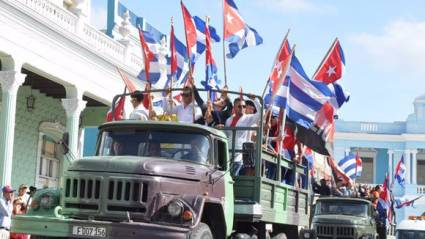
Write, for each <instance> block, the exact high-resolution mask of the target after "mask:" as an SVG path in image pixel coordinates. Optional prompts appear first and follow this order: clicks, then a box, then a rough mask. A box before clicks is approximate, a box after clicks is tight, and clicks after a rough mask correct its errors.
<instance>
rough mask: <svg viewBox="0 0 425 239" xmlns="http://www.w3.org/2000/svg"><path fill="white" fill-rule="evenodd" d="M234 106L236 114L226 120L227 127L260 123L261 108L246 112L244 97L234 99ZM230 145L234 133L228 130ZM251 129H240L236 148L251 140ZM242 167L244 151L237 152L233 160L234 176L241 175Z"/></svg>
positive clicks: (258, 106)
mask: <svg viewBox="0 0 425 239" xmlns="http://www.w3.org/2000/svg"><path fill="white" fill-rule="evenodd" d="M250 98H252V100H253V102H254V104H255V108H257V109H261V105H260V103H259V102H258V101H257V100H255V98H254V97H250ZM233 106H234V110H235V114H234V115H233V116H232V117H230V118H228V119H227V121H226V127H251V126H252V125H254V124H256V123H258V121H259V120H260V117H261V113H262V112H261V110H258V111H257V112H256V113H255V114H250V115H248V114H246V112H245V110H246V103H245V101H244V100H243V98H236V99H235V100H234V101H233ZM227 136H228V138H229V145H232V141H233V139H232V133H231V132H228V135H227ZM250 136H251V134H250V131H249V130H238V131H236V135H235V139H234V140H235V150H241V149H242V145H243V143H245V142H249V141H251V139H250ZM241 169H242V153H235V158H234V161H233V167H232V174H233V175H234V176H238V175H239V171H240V170H241Z"/></svg>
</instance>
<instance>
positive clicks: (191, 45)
mask: <svg viewBox="0 0 425 239" xmlns="http://www.w3.org/2000/svg"><path fill="white" fill-rule="evenodd" d="M180 5H181V7H182V14H183V22H184V29H185V36H186V46H187V49H186V50H187V56H189V60H190V62H191V64H194V62H195V60H196V52H197V49H196V47H197V35H196V26H195V22H194V21H193V18H192V16H191V15H190V12H189V10H187V8H186V6H185V5H184V4H183V1H181V2H180Z"/></svg>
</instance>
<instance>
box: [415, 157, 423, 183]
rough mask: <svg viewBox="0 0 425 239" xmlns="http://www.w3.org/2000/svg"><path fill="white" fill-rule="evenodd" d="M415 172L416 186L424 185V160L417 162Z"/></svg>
mask: <svg viewBox="0 0 425 239" xmlns="http://www.w3.org/2000/svg"><path fill="white" fill-rule="evenodd" d="M416 170H417V171H416V172H417V182H416V183H417V184H418V185H425V174H424V173H422V172H425V171H424V170H425V160H418V161H417V166H416Z"/></svg>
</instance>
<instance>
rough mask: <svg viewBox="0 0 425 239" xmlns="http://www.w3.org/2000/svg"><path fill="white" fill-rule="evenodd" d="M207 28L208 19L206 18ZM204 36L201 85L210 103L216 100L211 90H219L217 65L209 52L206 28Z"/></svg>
mask: <svg viewBox="0 0 425 239" xmlns="http://www.w3.org/2000/svg"><path fill="white" fill-rule="evenodd" d="M207 26H208V18H207ZM205 36H206V41H205V42H206V54H205V63H206V67H205V77H206V79H205V81H202V82H201V84H202V85H203V86H204V87H205V89H206V90H210V93H209V96H210V99H211V100H212V101H214V100H215V99H216V94H215V92H213V91H211V90H219V89H220V87H219V84H220V81H219V80H218V77H217V65H216V64H215V61H214V57H213V54H212V50H211V35H210V32H209V30H208V27H206V28H205Z"/></svg>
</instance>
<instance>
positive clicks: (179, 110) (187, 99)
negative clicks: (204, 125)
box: [164, 86, 202, 123]
mask: <svg viewBox="0 0 425 239" xmlns="http://www.w3.org/2000/svg"><path fill="white" fill-rule="evenodd" d="M164 102H168V104H165V105H164V111H165V112H167V113H169V114H176V115H177V121H179V122H181V123H194V122H195V121H196V120H198V119H199V118H201V117H202V111H201V109H200V108H199V107H198V106H197V105H194V102H193V98H192V89H191V88H190V87H189V86H186V87H185V88H184V89H183V92H182V103H181V104H178V105H174V106H173V107H171V105H173V104H174V102H170V100H164ZM193 110H195V114H194V113H193Z"/></svg>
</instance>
